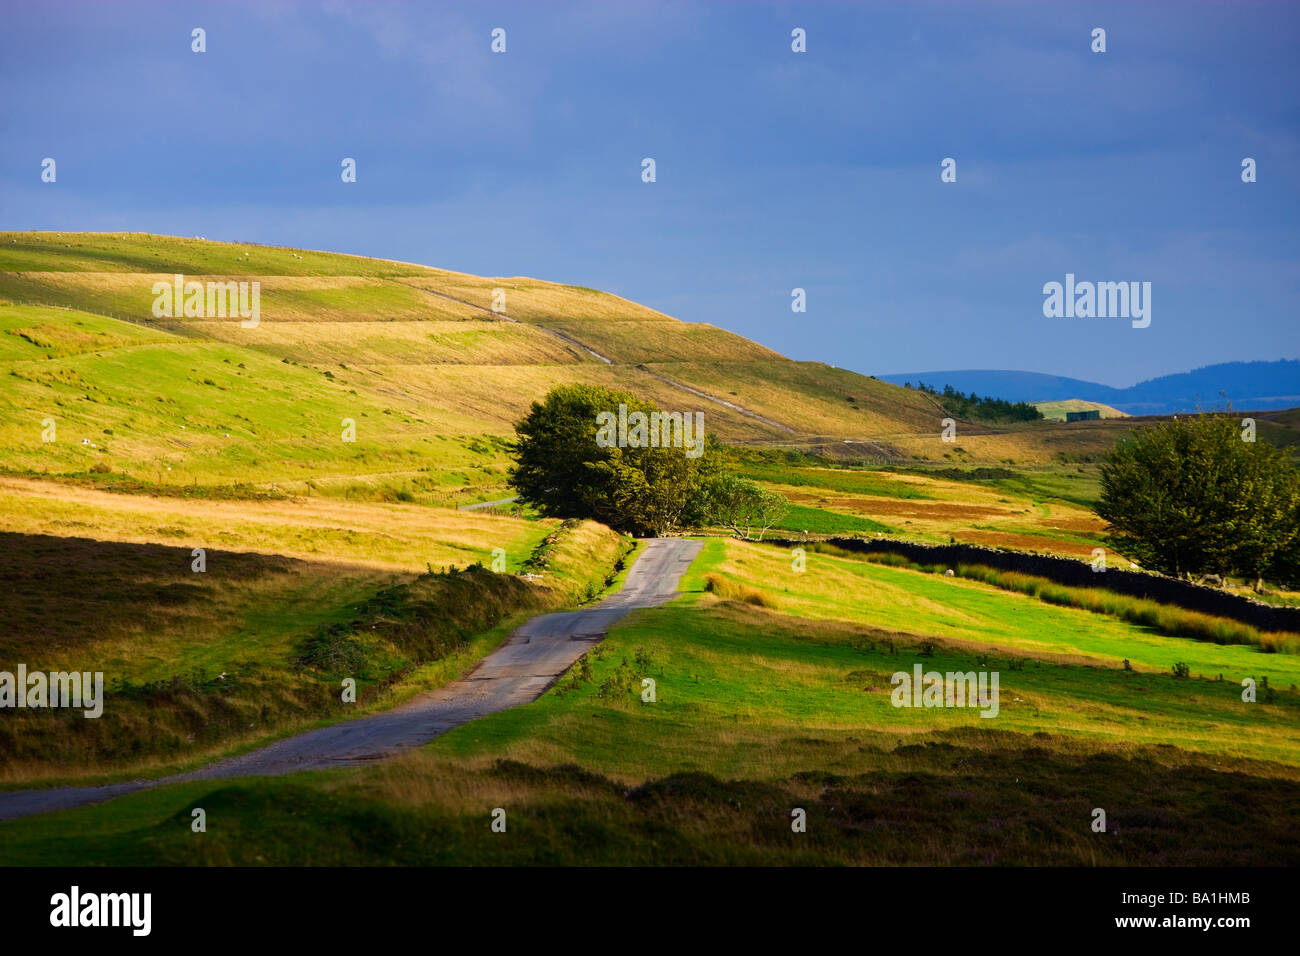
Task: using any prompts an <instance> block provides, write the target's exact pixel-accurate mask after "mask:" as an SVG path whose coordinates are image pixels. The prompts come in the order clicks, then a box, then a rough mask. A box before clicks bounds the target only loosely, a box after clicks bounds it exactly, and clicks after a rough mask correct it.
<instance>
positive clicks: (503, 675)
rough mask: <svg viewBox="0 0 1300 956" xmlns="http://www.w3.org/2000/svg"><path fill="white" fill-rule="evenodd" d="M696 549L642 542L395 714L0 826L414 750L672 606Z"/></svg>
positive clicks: (542, 684) (79, 796) (44, 801)
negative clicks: (137, 796)
mask: <svg viewBox="0 0 1300 956" xmlns="http://www.w3.org/2000/svg"><path fill="white" fill-rule="evenodd" d="M700 547H701V545H700V542H698V541H686V540H682V539H680V538H656V539H654V540H651V541H648V542H646V545H645V548H644V549H643V550H642V552H641V555H640V557H639V558H638V559H637V561H636V563H634V564H633V565H632V568H631V570H629V571H628V575H627V580H626V582H625V583H624V585H623V589H622V590H621V591H619V592H618V593H617V594H614V595H612V596H610V597H608V598H606V599H605V600H603V601H601V602H600V603H599V604H595V605H592V606H591V607H589V608H584V609H582V610H580V611H563V612H560V613H556V614H543V615H540V616H539V617H535V618H533V619H532V620H530V621H528V622H527V623H526V624H524V625H522V626H521V627H519V628H517V629H516V630H515V631H514V633H512V634H511V635H510V637H509V639H508V640H507V641H506V642H505V643H504V644H502V645H501V646H500V647H498V648H497V649H496V650H495V651H493V652H492V653H491V654H489V655H488V656H487V657H485V658H483V660H482V661H480V662H479V664H478V666H477V667H475V668H474V670H473V671H471V672H470V673H469V674H468V675H467V676H466V677H465V678H464V679H463V680H459V681H456V682H455V683H452V684H449V685H447V686H446V687H443V688H440V689H438V690H435V691H430V692H428V693H426V694H421V695H420V696H418V697H415V698H412V699H411V700H409V701H407V702H406V703H404V704H401V705H400V706H398V707H394V708H393V709H392V710H388V711H384V712H383V713H379V714H372V715H370V716H368V717H359V718H357V719H356V720H349V721H345V722H343V723H338V724H333V725H331V726H329V727H322V728H320V729H319V730H311V731H308V732H307V733H303V734H298V735H297V736H294V737H286V738H285V739H284V740H280V741H277V742H276V743H273V744H270V745H268V746H266V747H263V748H261V749H260V750H253V751H250V752H249V753H246V754H243V755H241V756H238V757H232V758H230V759H228V760H223V761H220V762H218V763H214V764H211V765H210V766H207V767H203V768H201V769H199V770H195V771H192V772H190V773H186V774H177V775H175V776H171V777H165V778H163V779H160V780H150V781H145V780H136V781H131V782H128V783H119V784H109V785H107V786H100V787H58V788H55V789H47V790H19V791H14V792H12V793H0V820H12V819H14V818H16V817H23V816H29V815H31V814H34V813H46V812H49V811H51V810H62V809H66V808H68V807H78V806H83V805H85V804H89V803H99V802H102V801H104V800H111V799H112V798H114V797H117V796H121V795H122V794H124V793H131V792H133V791H136V790H143V789H146V788H148V787H157V786H162V785H164V784H169V783H180V782H183V781H187V780H206V779H218V778H224V777H250V776H272V775H278V774H286V773H293V772H294V771H298V770H320V769H323V768H326V767H338V766H343V765H347V764H356V763H362V762H365V761H369V760H377V759H381V758H383V757H389V756H392V755H393V754H396V753H400V752H402V751H404V750H409V749H411V748H413V747H418V746H420V745H421V744H424V743H427V742H429V741H430V740H432V739H433V738H435V737H437V736H439V735H440V734H444V733H446V732H447V731H448V730H451V729H452V728H453V727H457V726H459V725H461V724H464V723H467V722H468V721H471V720H473V719H475V718H476V717H482V716H484V715H485V714H492V713H496V712H497V711H501V710H506V709H508V708H510V707H518V706H519V705H520V704H526V703H528V702H529V701H532V700H536V699H537V698H538V697H540V696H541V695H542V693H543V692H544V691H545V690H546V689H547V688H548V687H550V686H551V684H553V683H554V682H555V681H556V680H557V679H558V678H559V677H560V675H562V674H563V673H564V672H565V671H566V670H568V668H569V667H570V665H572V664H573V662H574V661H576V660H577V659H578V658H579V657H581V656H582V654H583V653H584V652H586V651H587V650H588V649H589V648H590V647H591V645H592V644H594V643H596V642H597V641H599V640H600V639H601V638H602V637H603V636H604V635H605V633H606V632H607V631H608V630H609V628H610V627H612V626H613V625H614V624H615V623H616V622H617V621H618V620H619V619H620V618H622V617H623V616H624V615H626V614H627V613H628V612H629V611H631V610H633V609H635V608H642V607H653V606H655V605H657V604H663V603H664V602H665V601H668V600H669V599H671V598H672V597H673V596H674V595H675V594H676V593H677V585H678V582H679V581H680V579H681V576H682V573H683V572H684V571H685V570H686V569H687V567H689V566H690V563H691V561H693V560H694V559H695V556H696V555H697V554H698V553H699V551H700Z"/></svg>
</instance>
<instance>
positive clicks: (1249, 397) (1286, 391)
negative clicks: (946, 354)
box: [878, 359, 1300, 415]
mask: <svg viewBox="0 0 1300 956" xmlns="http://www.w3.org/2000/svg"><path fill="white" fill-rule="evenodd" d="M878 377H879V378H880V380H881V381H884V382H892V383H893V384H895V385H902V384H904V383H906V382H911V383H912V384H913V385H915V384H916V383H917V382H924V383H925V384H926V385H932V386H934V387H935V388H939V389H942V388H943V386H945V385H951V386H952V387H953V388H955V389H957V390H958V391H962V392H972V391H973V392H976V393H977V394H979V395H992V396H995V397H997V398H1002V399H1006V400H1007V401H1010V402H1059V401H1065V400H1067V399H1071V398H1078V399H1082V400H1084V401H1088V402H1100V403H1103V404H1106V405H1110V406H1111V407H1113V408H1117V409H1119V410H1120V411H1122V412H1127V413H1128V414H1130V415H1169V414H1176V413H1179V412H1191V411H1195V410H1196V408H1197V407H1198V406H1199V407H1201V408H1217V407H1221V406H1222V405H1223V404H1224V402H1225V400H1226V401H1227V402H1231V403H1232V406H1233V407H1234V408H1237V409H1242V410H1249V409H1255V410H1266V409H1277V408H1292V407H1295V406H1297V405H1300V359H1279V360H1276V361H1257V362H1223V363H1220V364H1218V365H1207V366H1205V367H1204V368H1198V369H1193V370H1192V371H1190V372H1178V373H1175V374H1172V375H1161V376H1159V377H1157V378H1152V379H1147V380H1146V381H1143V382H1138V383H1137V384H1136V385H1131V386H1129V387H1128V388H1113V387H1112V386H1109V385H1102V384H1100V383H1098V382H1088V381H1084V380H1083V379H1077V378H1067V377H1065V376H1061V375H1043V374H1040V373H1038V372H1019V371H1010V370H991V369H988V370H986V369H959V370H951V371H938V372H908V373H902V374H898V375H881V376H878Z"/></svg>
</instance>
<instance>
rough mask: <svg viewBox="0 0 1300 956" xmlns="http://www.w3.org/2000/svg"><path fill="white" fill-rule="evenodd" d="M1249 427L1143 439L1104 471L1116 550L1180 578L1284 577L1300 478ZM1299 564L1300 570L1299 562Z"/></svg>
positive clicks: (1176, 423)
mask: <svg viewBox="0 0 1300 956" xmlns="http://www.w3.org/2000/svg"><path fill="white" fill-rule="evenodd" d="M1247 437H1249V438H1252V439H1253V437H1254V435H1253V430H1248V429H1246V428H1244V427H1243V426H1242V422H1241V419H1239V418H1235V417H1232V416H1229V415H1226V414H1208V413H1203V414H1199V415H1194V416H1187V417H1181V418H1177V419H1174V420H1173V421H1168V422H1161V423H1159V424H1156V425H1152V426H1149V427H1147V428H1143V429H1141V430H1140V431H1139V432H1138V433H1137V436H1136V437H1135V438H1134V439H1132V440H1130V441H1126V442H1121V443H1120V444H1119V445H1117V446H1116V447H1115V449H1114V450H1113V451H1112V452H1111V454H1110V455H1109V456H1108V458H1107V460H1106V461H1105V462H1104V463H1103V464H1102V468H1101V485H1102V493H1101V500H1100V502H1099V503H1098V505H1097V513H1098V514H1099V515H1101V517H1102V518H1104V519H1105V520H1106V521H1107V522H1108V523H1109V528H1108V530H1109V531H1110V533H1111V535H1112V540H1113V541H1114V542H1115V545H1116V547H1118V548H1119V549H1120V550H1122V551H1124V552H1125V553H1126V554H1129V555H1131V556H1133V557H1135V558H1137V559H1139V560H1140V561H1141V562H1142V563H1143V564H1144V565H1146V566H1148V567H1150V568H1152V569H1154V570H1157V571H1164V572H1167V573H1170V574H1176V575H1186V576H1188V577H1191V576H1194V575H1197V574H1206V573H1211V572H1215V573H1219V574H1235V575H1240V576H1245V577H1251V578H1254V579H1256V581H1257V582H1258V581H1259V580H1260V579H1261V578H1262V577H1263V576H1264V575H1265V574H1268V573H1270V572H1273V571H1275V570H1276V571H1284V569H1285V567H1286V563H1287V560H1288V556H1289V555H1293V554H1294V550H1295V548H1296V547H1297V534H1300V474H1298V473H1297V470H1296V467H1295V465H1293V464H1292V462H1291V459H1290V456H1289V455H1288V454H1287V453H1286V452H1284V451H1282V450H1281V449H1278V448H1275V447H1274V446H1272V445H1270V444H1268V443H1267V442H1263V441H1254V440H1251V441H1247V440H1246V438H1247ZM1290 560H1292V561H1293V560H1294V558H1293V557H1292V558H1291V559H1290Z"/></svg>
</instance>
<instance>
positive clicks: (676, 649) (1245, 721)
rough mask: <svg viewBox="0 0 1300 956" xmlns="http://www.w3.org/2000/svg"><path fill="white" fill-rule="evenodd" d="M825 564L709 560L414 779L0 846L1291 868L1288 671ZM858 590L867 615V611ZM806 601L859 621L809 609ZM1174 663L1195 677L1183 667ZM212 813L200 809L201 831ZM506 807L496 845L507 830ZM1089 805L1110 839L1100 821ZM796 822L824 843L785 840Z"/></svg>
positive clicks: (64, 818)
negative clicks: (992, 712) (1266, 689)
mask: <svg viewBox="0 0 1300 956" xmlns="http://www.w3.org/2000/svg"><path fill="white" fill-rule="evenodd" d="M809 557H810V562H816V563H817V565H818V566H812V565H811V564H810V567H809V570H807V571H806V572H804V573H803V574H802V575H799V576H798V577H797V581H798V583H797V584H796V583H795V582H794V580H793V579H794V577H795V576H794V575H793V574H792V573H791V572H789V571H784V570H782V568H783V567H788V555H787V554H786V553H785V552H782V551H780V550H779V549H775V548H769V547H766V546H762V545H745V544H741V543H738V542H724V541H721V540H718V541H714V542H711V543H709V544H708V545H707V546H706V550H705V552H704V554H703V555H702V557H701V558H700V559H699V560H697V562H696V564H695V565H694V566H693V567H692V570H691V573H690V574H689V576H688V579H687V580H686V582H685V588H686V589H687V593H686V594H685V595H684V596H683V597H682V598H681V599H679V600H678V601H677V602H675V603H673V604H671V605H668V606H665V607H662V608H657V609H652V610H648V611H642V612H638V613H637V614H635V615H634V616H633V617H631V618H629V619H628V620H627V622H626V623H625V624H624V625H622V626H620V627H618V628H616V629H615V631H614V632H613V633H612V634H611V635H610V637H609V638H608V639H607V640H606V641H605V642H604V643H603V644H602V645H600V646H598V647H597V648H595V649H593V651H592V652H590V654H589V655H588V658H589V661H590V674H589V677H587V678H585V679H584V678H583V677H581V676H580V675H581V674H582V672H583V669H582V668H575V669H574V670H573V671H571V672H570V676H568V677H566V678H565V679H563V680H562V681H561V682H560V684H558V685H557V686H556V687H555V688H553V689H552V690H551V691H550V692H549V693H547V694H546V695H544V696H543V697H542V698H541V699H540V700H538V701H537V702H535V703H534V704H531V705H528V706H525V707H521V708H518V709H515V710H512V711H507V712H504V713H500V714H495V715H492V716H490V717H486V718H483V719H480V720H477V721H474V722H472V723H470V724H468V725H465V726H463V727H460V728H458V729H457V730H455V731H452V732H451V733H449V734H447V735H445V736H444V737H442V738H439V739H438V740H436V741H434V742H433V743H432V744H430V745H428V746H427V747H425V748H423V749H422V750H421V751H419V752H417V753H413V754H411V755H408V756H407V757H404V758H401V759H399V760H396V761H390V762H387V763H385V764H382V765H379V766H373V767H367V768H365V769H364V770H355V769H348V770H340V771H333V772H329V773H322V774H310V775H300V776H296V777H294V778H290V779H276V780H262V781H234V782H224V783H209V784H205V785H188V784H187V785H184V786H179V787H169V788H166V789H165V790H161V791H158V792H152V793H146V794H139V795H135V796H131V797H128V798H123V799H121V800H119V801H116V802H115V804H114V805H113V807H111V808H110V807H96V808H87V809H83V810H78V811H71V812H69V813H63V814H55V815H51V816H48V817H42V818H34V819H30V820H26V821H16V822H13V823H8V824H2V825H0V837H3V840H4V842H3V845H4V846H5V847H6V853H7V854H8V856H9V857H10V859H11V860H12V861H14V862H19V863H23V862H29V863H35V862H57V861H59V860H60V859H62V858H64V854H65V853H71V852H73V851H74V848H75V851H76V852H79V853H81V854H83V855H84V857H83V858H85V859H87V860H90V861H101V862H103V861H107V860H113V861H114V862H134V861H139V862H153V863H196V862H203V863H217V864H239V865H256V864H276V863H279V864H286V863H315V864H325V863H345V864H377V863H385V864H387V863H404V864H436V863H457V864H463V863H532V864H539V863H540V864H546V863H620V862H622V863H628V862H636V863H651V864H653V863H708V864H720V863H765V864H801V863H803V864H806V863H836V862H838V863H866V864H897V863H908V864H916V863H958V864H987V863H1020V864H1043V863H1057V864H1062V863H1065V864H1084V865H1095V864H1137V863H1144V864H1154V863H1160V864H1161V865H1188V864H1197V863H1238V864H1263V863H1274V864H1277V863H1284V864H1292V865H1293V864H1294V863H1296V862H1297V861H1298V860H1300V837H1297V835H1296V832H1295V830H1294V827H1293V826H1292V824H1293V822H1294V807H1295V801H1296V799H1297V797H1298V796H1300V732H1298V731H1297V728H1298V726H1300V724H1298V721H1297V718H1298V717H1300V695H1298V694H1297V693H1296V692H1295V691H1294V690H1280V691H1278V692H1277V693H1276V694H1275V695H1274V699H1273V700H1272V701H1271V702H1262V701H1261V702H1259V703H1255V704H1245V703H1243V702H1242V701H1241V699H1240V694H1239V691H1240V687H1239V685H1237V684H1236V683H1235V682H1236V680H1237V678H1238V677H1239V676H1240V675H1243V674H1250V675H1257V676H1263V675H1264V674H1266V673H1267V674H1268V675H1269V676H1270V677H1271V681H1270V683H1271V684H1272V685H1273V686H1274V687H1275V688H1280V687H1285V686H1286V682H1287V681H1288V680H1289V679H1290V678H1291V677H1293V676H1294V675H1295V673H1296V671H1297V667H1296V665H1295V663H1294V661H1295V658H1293V657H1291V656H1290V655H1264V654H1260V653H1259V652H1258V651H1256V650H1255V649H1253V648H1246V647H1240V646H1236V647H1234V646H1227V647H1218V646H1214V645H1209V646H1207V645H1204V644H1201V643H1199V642H1195V641H1190V640H1188V639H1185V638H1179V637H1173V636H1168V635H1154V634H1150V633H1146V632H1144V631H1143V630H1142V629H1141V628H1137V627H1134V626H1133V625H1128V624H1125V623H1123V622H1120V621H1115V620H1112V619H1109V618H1105V617H1099V616H1097V615H1091V614H1089V613H1088V612H1086V611H1075V610H1073V609H1068V608H1057V607H1052V606H1050V605H1044V604H1040V603H1038V602H1034V601H1032V600H1031V599H1029V598H1026V597H1023V596H1020V595H1014V594H1009V593H1007V592H1005V591H1000V590H998V589H995V588H991V587H989V586H987V585H982V584H978V583H974V582H966V581H960V580H958V581H953V580H952V579H948V580H939V581H936V580H935V579H934V578H932V577H931V576H929V575H926V574H923V573H921V572H918V571H912V570H908V569H901V568H891V567H883V566H879V565H870V564H869V563H867V562H856V561H852V560H849V559H840V558H835V557H833V556H827V555H816V554H815V555H810V556H809ZM821 562H825V563H826V566H825V567H821V566H820V563H821ZM718 573H721V574H724V575H726V576H728V577H731V578H734V579H735V580H736V582H737V583H738V585H740V586H743V587H748V588H753V589H757V590H761V591H763V592H764V593H765V594H766V595H768V596H769V598H770V599H772V601H773V602H774V603H775V604H777V607H775V608H764V607H756V606H753V605H751V604H747V603H744V602H735V601H727V600H719V599H718V598H717V597H715V596H714V595H711V594H709V593H707V592H706V591H705V588H704V578H705V575H706V574H718ZM846 581H847V582H849V583H851V585H852V588H851V591H846V590H845V588H844V583H845V582H846ZM940 588H942V589H946V591H945V593H944V594H943V595H942V596H941V595H940V593H939V590H938V589H940ZM853 594H857V595H858V596H859V598H860V597H861V596H864V595H871V600H870V601H869V602H862V604H863V606H862V607H861V608H857V607H855V606H854V603H853V601H852V600H851V598H852V595H853ZM812 595H818V596H820V597H821V599H822V601H823V603H824V602H825V600H826V599H827V598H828V597H830V596H837V597H839V598H841V600H840V601H838V602H835V603H833V608H834V611H833V613H816V614H814V613H812V609H811V608H810V607H809V606H807V605H806V604H805V602H806V601H807V599H808V598H809V597H810V596H812ZM886 605H888V607H889V608H890V609H892V610H893V611H895V612H897V611H899V610H900V609H901V608H903V607H905V608H906V610H907V615H906V619H905V620H902V619H900V620H891V619H890V618H889V617H888V616H887V615H886V614H884V613H883V612H884V611H885V606H886ZM958 624H960V625H962V626H961V627H958V626H956V625H958ZM891 625H892V626H891ZM1120 652H1123V653H1125V654H1126V656H1128V657H1130V658H1131V659H1132V662H1133V665H1134V666H1133V669H1132V670H1126V669H1124V668H1123V667H1122V665H1121V663H1120V660H1119V659H1118V658H1117V657H1116V656H1115V655H1116V654H1118V653H1120ZM1179 659H1185V660H1189V661H1193V662H1194V666H1193V669H1192V674H1191V676H1189V677H1185V678H1183V677H1175V676H1174V675H1173V674H1172V673H1170V672H1168V671H1167V668H1166V665H1167V664H1168V663H1170V662H1172V661H1174V660H1179ZM917 663H919V664H921V665H922V666H923V667H924V668H926V669H927V670H931V669H932V670H937V671H941V672H944V671H948V670H972V669H993V670H997V671H998V672H999V673H1000V677H1001V684H1000V708H999V712H998V715H997V716H996V717H995V718H992V719H988V718H982V717H980V716H979V711H978V710H976V709H956V708H948V709H944V708H937V709H936V708H898V707H894V706H893V705H892V704H891V701H890V694H889V691H890V675H891V674H892V673H894V672H895V671H899V670H902V671H909V672H910V670H911V668H912V667H913V665H914V664H917ZM1207 670H1213V671H1214V673H1212V674H1211V673H1207V672H1206V671H1207ZM1218 670H1222V671H1223V672H1224V680H1223V681H1220V680H1218V678H1217V671H1218ZM644 677H650V678H652V679H653V680H654V681H655V682H656V700H655V701H654V702H653V703H647V702H644V701H643V700H642V698H641V696H640V694H641V689H642V683H641V681H642V678H644ZM193 806H202V807H204V808H205V809H206V810H207V812H208V819H209V831H208V833H206V834H203V835H202V836H201V837H195V835H193V834H191V833H190V832H189V829H188V821H189V815H188V814H189V809H190V808H191V807H193ZM496 807H502V808H503V809H505V810H506V812H507V816H508V820H509V827H508V830H507V833H506V834H504V835H501V834H493V833H492V832H491V831H490V829H489V822H490V815H491V812H492V810H493V809H494V808H496ZM1096 807H1102V808H1105V809H1106V810H1107V814H1108V818H1109V820H1110V821H1111V823H1110V828H1109V830H1108V832H1107V833H1105V834H1097V833H1093V832H1092V831H1091V829H1090V827H1089V823H1090V821H1091V819H1092V818H1091V813H1092V811H1093V809H1094V808H1096ZM795 808H803V809H804V810H805V811H806V812H807V819H808V831H807V833H806V834H795V833H793V832H792V830H791V828H790V819H791V818H790V814H791V812H792V810H794V809H795ZM71 832H75V833H76V834H77V835H78V838H77V840H76V841H75V843H74V842H72V841H70V840H67V839H66V836H65V835H66V834H68V833H71ZM1207 835H1208V836H1207ZM64 847H66V850H65V849H63V848H64Z"/></svg>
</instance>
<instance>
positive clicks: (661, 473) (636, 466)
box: [509, 385, 717, 536]
mask: <svg viewBox="0 0 1300 956" xmlns="http://www.w3.org/2000/svg"><path fill="white" fill-rule="evenodd" d="M620 406H626V413H627V415H628V416H629V417H631V416H632V415H633V414H634V413H637V412H640V413H642V414H644V415H646V416H647V417H649V415H650V414H651V413H654V412H658V409H657V408H656V407H655V405H654V404H653V403H652V402H646V401H642V400H641V399H638V398H637V397H636V396H634V395H630V394H628V393H627V392H621V391H617V390H615V389H610V388H606V387H604V386H599V385H562V386H559V387H557V388H554V389H552V390H551V391H550V392H549V393H547V395H546V397H545V399H543V400H542V401H541V402H534V403H533V404H532V407H531V408H530V409H529V412H528V415H527V416H525V418H524V419H523V420H522V421H520V422H519V423H518V424H516V425H515V435H516V440H515V442H514V444H513V446H512V454H513V457H514V460H515V465H514V467H513V468H512V469H511V470H510V478H509V480H510V483H511V485H512V486H513V487H514V488H515V489H516V490H517V491H518V492H519V496H520V499H521V500H522V501H523V502H525V503H527V504H532V505H534V506H536V507H537V508H538V510H540V511H541V512H542V513H543V514H545V515H547V516H550V517H556V518H591V519H594V520H597V521H602V522H604V523H605V524H607V525H609V526H610V527H611V528H614V529H616V530H619V531H630V532H632V533H633V534H637V535H650V536H653V535H660V534H663V533H665V532H667V531H671V530H673V529H674V528H677V527H678V526H679V525H680V524H681V522H682V519H683V515H684V514H685V513H686V511H687V509H688V508H689V507H690V506H691V502H692V499H693V498H694V496H695V495H696V494H697V492H698V487H699V480H700V479H699V475H700V473H701V471H707V470H708V469H709V468H711V467H712V463H711V460H710V454H711V451H713V450H716V447H717V443H716V442H711V441H707V440H704V436H696V437H698V438H699V439H701V441H703V445H702V446H701V447H702V449H703V451H702V452H701V454H699V455H698V456H697V457H691V456H690V455H689V454H688V453H687V451H688V449H687V448H685V447H682V446H680V445H676V444H671V443H670V444H668V445H666V446H665V447H651V446H648V445H647V446H637V445H636V444H634V443H628V444H624V445H623V446H622V447H620V446H619V445H618V444H617V443H608V442H603V443H602V442H600V441H597V436H598V433H600V425H599V422H600V416H601V415H602V413H607V414H611V415H616V414H618V412H619V408H620Z"/></svg>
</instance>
